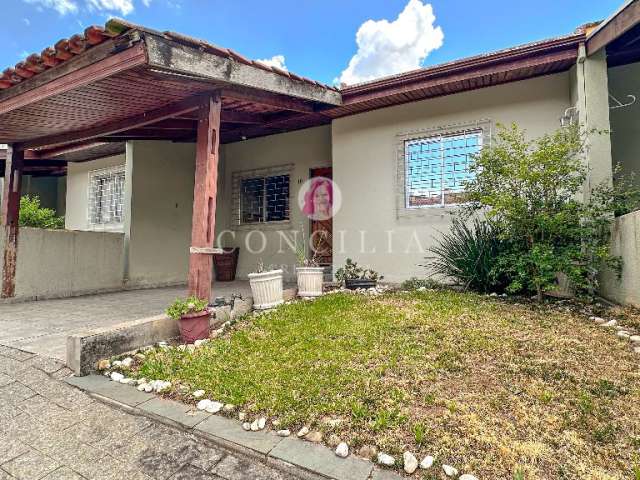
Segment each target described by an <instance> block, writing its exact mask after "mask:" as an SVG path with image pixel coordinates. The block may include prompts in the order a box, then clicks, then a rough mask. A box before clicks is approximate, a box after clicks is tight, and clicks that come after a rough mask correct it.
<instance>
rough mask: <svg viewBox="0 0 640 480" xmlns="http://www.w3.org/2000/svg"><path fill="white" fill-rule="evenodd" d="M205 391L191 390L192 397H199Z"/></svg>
mask: <svg viewBox="0 0 640 480" xmlns="http://www.w3.org/2000/svg"><path fill="white" fill-rule="evenodd" d="M205 393H206V392H205V391H204V390H196V391H195V392H193V394H192V395H193V398H200V397H203V396H204V394H205Z"/></svg>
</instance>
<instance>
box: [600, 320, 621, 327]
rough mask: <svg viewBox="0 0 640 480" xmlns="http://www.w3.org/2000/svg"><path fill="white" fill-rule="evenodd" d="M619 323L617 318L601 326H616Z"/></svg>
mask: <svg viewBox="0 0 640 480" xmlns="http://www.w3.org/2000/svg"><path fill="white" fill-rule="evenodd" d="M617 324H618V322H617V321H616V320H609V321H608V322H605V323H602V324H600V326H601V327H615V326H616V325H617Z"/></svg>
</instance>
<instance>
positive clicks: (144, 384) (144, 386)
mask: <svg viewBox="0 0 640 480" xmlns="http://www.w3.org/2000/svg"><path fill="white" fill-rule="evenodd" d="M136 388H137V389H138V391H139V392H144V389H145V388H147V384H146V383H141V384H140V385H138V386H137V387H136Z"/></svg>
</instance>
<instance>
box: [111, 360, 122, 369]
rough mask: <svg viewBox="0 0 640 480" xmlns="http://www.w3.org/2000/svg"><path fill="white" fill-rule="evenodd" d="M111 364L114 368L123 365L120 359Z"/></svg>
mask: <svg viewBox="0 0 640 480" xmlns="http://www.w3.org/2000/svg"><path fill="white" fill-rule="evenodd" d="M111 365H112V366H113V367H114V368H120V367H121V366H122V362H121V361H120V360H115V361H114V362H113V363H112V364H111Z"/></svg>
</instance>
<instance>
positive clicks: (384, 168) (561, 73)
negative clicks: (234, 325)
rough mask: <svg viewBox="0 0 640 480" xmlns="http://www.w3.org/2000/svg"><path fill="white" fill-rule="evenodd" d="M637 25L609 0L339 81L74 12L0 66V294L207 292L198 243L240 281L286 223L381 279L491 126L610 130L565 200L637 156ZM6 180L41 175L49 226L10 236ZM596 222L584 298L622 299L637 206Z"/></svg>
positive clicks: (630, 298) (288, 229)
mask: <svg viewBox="0 0 640 480" xmlns="http://www.w3.org/2000/svg"><path fill="white" fill-rule="evenodd" d="M638 23H640V1H639V0H634V1H629V2H627V3H625V5H623V7H622V8H621V9H620V10H619V11H618V12H615V13H614V14H613V15H612V16H611V18H609V19H608V20H606V21H605V22H602V23H600V24H594V25H587V26H584V27H580V28H578V29H577V30H576V31H575V32H574V33H571V34H568V35H564V36H560V37H557V38H552V39H547V40H543V41H539V42H534V43H530V44H526V45H521V46H517V47H513V48H509V49H506V50H501V51H497V52H493V53H488V54H485V55H479V56H476V57H471V58H465V59H462V60H457V61H453V62H449V63H446V64H442V65H437V66H432V67H427V68H422V69H419V70H415V71H411V72H407V73H402V74H399V75H393V76H389V77H385V78H380V79H377V80H374V81H370V82H366V83H362V84H357V85H350V86H344V87H342V88H339V89H338V88H336V87H333V86H327V85H322V84H320V83H318V82H315V81H313V80H310V79H307V78H304V77H301V76H298V75H295V74H294V73H292V72H288V71H284V70H280V69H278V68H276V67H269V66H266V65H263V64H261V63H260V62H256V61H252V60H249V59H247V58H245V57H243V56H242V55H240V54H238V53H236V52H234V51H233V50H229V49H226V48H222V47H219V46H216V45H213V44H210V43H208V42H205V41H202V40H197V39H194V38H191V37H187V36H184V35H181V34H177V33H173V32H158V31H154V30H151V29H147V28H145V27H142V26H138V25H133V24H129V23H127V22H125V21H122V20H117V19H113V20H110V21H109V22H107V24H106V25H105V27H104V28H101V27H90V28H88V29H87V30H85V32H84V33H83V34H79V35H75V36H73V37H71V38H70V39H68V40H67V39H65V40H61V41H59V42H58V43H56V45H55V46H53V47H50V48H46V49H45V50H43V52H42V53H41V54H34V55H31V56H29V57H27V58H26V59H25V60H24V61H23V62H20V63H19V64H17V65H16V66H15V67H13V68H9V69H7V70H5V71H4V73H3V74H2V77H0V142H3V143H7V144H8V145H9V147H8V150H7V153H6V162H5V163H6V168H5V185H6V187H7V188H5V189H4V194H3V209H2V222H3V225H4V235H3V237H4V238H3V241H2V248H3V250H4V256H3V257H4V268H3V279H2V282H3V286H2V294H3V296H4V297H8V298H12V297H19V298H34V297H43V296H66V295H76V294H80V293H87V292H93V291H105V290H113V289H119V288H124V287H126V288H138V287H153V286H161V285H172V284H182V283H185V281H186V280H187V279H188V284H189V289H190V291H192V292H196V293H198V294H200V295H202V296H209V295H211V277H212V272H211V268H212V267H211V264H212V254H213V253H214V252H215V251H216V249H215V248H214V246H215V247H220V246H234V247H239V248H240V256H239V265H238V276H239V277H240V278H245V277H246V276H247V274H248V273H249V272H251V271H252V270H253V269H255V266H256V264H257V263H258V261H260V260H262V261H263V262H264V263H265V264H266V265H274V266H280V267H282V268H284V270H285V276H286V277H287V278H289V279H291V278H293V275H294V265H295V251H294V250H295V248H294V245H295V241H296V235H298V233H296V232H300V230H301V228H303V229H304V230H305V231H306V232H307V235H308V234H309V233H311V234H312V235H314V234H316V233H318V232H319V233H321V235H320V236H319V238H321V239H322V240H323V241H324V245H323V248H324V250H323V252H322V260H323V261H324V262H325V263H326V264H328V265H330V266H333V268H334V269H335V268H337V267H338V266H340V265H341V264H342V263H344V261H345V259H346V258H347V257H352V258H354V259H355V260H357V261H358V262H359V263H361V264H364V265H368V266H370V267H372V268H374V269H376V270H378V271H380V272H381V273H383V274H384V275H385V278H386V279H387V280H388V281H391V282H400V281H402V280H404V279H407V278H409V277H412V276H423V275H424V273H425V272H424V269H423V267H420V264H421V263H423V260H424V256H425V252H426V249H427V248H428V247H429V246H431V245H432V244H433V242H434V241H435V238H437V235H438V233H439V232H441V231H445V230H447V229H448V226H449V223H450V221H451V216H450V215H449V214H450V213H451V212H452V211H454V210H455V209H456V208H458V207H457V204H458V202H459V200H460V193H461V182H462V180H464V179H465V178H466V177H467V176H468V175H469V172H468V170H467V166H468V162H469V161H470V157H471V155H472V154H473V153H475V152H477V151H478V149H480V148H482V145H483V144H486V143H487V142H490V141H491V136H492V133H493V132H494V130H495V128H496V124H498V123H503V124H509V123H511V122H517V123H518V124H519V125H521V126H522V127H523V128H525V129H526V130H527V132H528V134H529V135H531V136H539V135H541V134H544V133H546V132H549V131H552V130H554V129H556V128H558V127H560V126H561V124H563V123H566V122H571V121H579V122H581V123H583V124H584V125H586V126H588V127H590V128H599V129H605V130H610V132H611V133H610V135H602V136H599V137H598V138H594V139H593V140H592V142H591V145H590V148H589V151H588V153H587V154H586V158H585V162H588V164H589V166H590V168H591V173H590V178H589V185H587V186H586V188H585V195H588V192H589V186H590V185H594V184H596V183H599V182H601V181H612V166H613V165H614V164H617V163H620V164H621V165H622V167H623V169H624V170H625V171H626V172H632V171H636V172H637V171H638V170H640V160H639V156H638V154H639V153H640V136H639V135H637V132H636V130H637V126H636V125H637V119H638V118H639V117H638V115H639V113H640V104H638V103H636V102H635V95H637V94H638V91H637V82H636V81H635V79H637V78H638V74H639V73H640V67H639V64H638V60H640V47H639V46H638V45H639V44H638V43H637V42H635V40H637V39H638V38H640V26H639V25H638ZM21 176H24V178H25V179H28V178H30V177H32V178H34V179H35V178H40V177H43V176H44V177H46V176H57V183H56V188H57V190H56V191H57V192H64V197H65V198H66V202H64V203H65V206H64V210H65V215H66V227H67V230H66V231H61V232H47V231H31V230H30V229H21V230H22V231H20V232H19V233H18V230H19V229H18V227H17V224H16V202H18V198H19V194H18V193H16V192H19V191H20V179H21ZM314 177H329V178H332V180H333V184H332V185H333V187H332V188H333V189H332V190H331V192H330V194H331V198H332V200H333V202H334V215H333V217H332V218H331V219H326V218H324V219H317V218H313V217H311V218H310V217H309V215H307V214H306V213H305V211H304V206H303V204H302V203H301V202H302V200H300V199H299V197H300V196H302V194H301V189H302V188H305V185H307V184H308V182H307V181H308V180H309V179H310V178H314ZM40 181H41V180H40ZM23 183H24V181H23ZM36 183H37V181H36ZM57 195H58V196H61V194H57ZM299 200H300V201H299ZM58 203H60V202H58ZM337 203H339V208H338V205H337ZM614 230H615V231H614V240H613V246H612V248H613V249H614V250H615V251H617V252H619V253H620V254H622V255H623V257H624V259H625V262H626V263H625V266H626V268H625V272H624V275H623V278H622V280H621V281H618V280H617V279H616V278H614V277H613V276H610V277H607V278H606V279H605V282H604V286H603V292H602V293H603V294H604V295H606V296H608V297H609V298H612V299H614V300H617V301H620V302H628V303H632V304H636V305H639V304H640V280H639V278H640V253H639V249H640V245H639V240H638V236H637V232H638V231H640V212H633V213H630V214H628V215H626V216H624V217H621V218H619V219H617V220H616V224H615V226H614ZM299 238H301V237H299ZM214 290H215V285H214Z"/></svg>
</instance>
